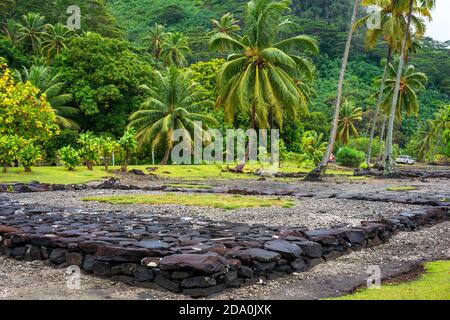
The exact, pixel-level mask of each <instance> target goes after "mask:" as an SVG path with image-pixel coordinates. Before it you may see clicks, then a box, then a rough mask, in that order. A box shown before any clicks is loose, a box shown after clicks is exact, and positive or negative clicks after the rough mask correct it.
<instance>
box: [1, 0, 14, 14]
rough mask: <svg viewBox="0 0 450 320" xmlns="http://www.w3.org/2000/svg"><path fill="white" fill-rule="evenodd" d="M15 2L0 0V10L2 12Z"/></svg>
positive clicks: (12, 0)
mask: <svg viewBox="0 0 450 320" xmlns="http://www.w3.org/2000/svg"><path fill="white" fill-rule="evenodd" d="M15 3H16V2H15V0H2V1H1V2H0V12H4V10H6V9H7V8H8V7H9V6H12V5H14V4H15Z"/></svg>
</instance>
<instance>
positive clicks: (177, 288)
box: [155, 274, 181, 293]
mask: <svg viewBox="0 0 450 320" xmlns="http://www.w3.org/2000/svg"><path fill="white" fill-rule="evenodd" d="M155 283H156V284H157V285H158V286H160V287H162V288H164V289H167V290H169V291H172V292H175V293H179V292H181V285H180V282H179V281H174V280H170V279H167V278H166V277H163V276H161V275H159V274H158V275H157V276H156V277H155Z"/></svg>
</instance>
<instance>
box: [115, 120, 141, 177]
mask: <svg viewBox="0 0 450 320" xmlns="http://www.w3.org/2000/svg"><path fill="white" fill-rule="evenodd" d="M135 134H136V131H135V130H134V129H133V128H128V129H127V130H126V131H125V132H124V134H123V136H122V138H120V140H119V145H120V148H121V151H122V168H121V170H122V172H126V171H127V167H128V164H129V163H130V159H131V155H132V153H133V152H135V151H136V149H137V145H138V143H137V140H136V136H135Z"/></svg>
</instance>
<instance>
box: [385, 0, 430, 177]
mask: <svg viewBox="0 0 450 320" xmlns="http://www.w3.org/2000/svg"><path fill="white" fill-rule="evenodd" d="M398 1H399V2H400V4H401V5H402V6H403V8H404V10H405V11H406V8H408V10H409V11H408V19H407V23H406V30H405V34H404V38H403V42H402V49H401V51H400V61H399V64H398V71H397V78H396V81H395V87H394V91H393V96H392V104H391V108H390V112H389V124H388V132H387V138H386V148H385V150H384V159H383V160H384V170H385V172H386V173H389V172H392V171H393V169H394V166H395V162H394V157H393V153H392V150H393V142H392V140H393V133H394V122H395V115H396V112H397V111H396V108H397V105H398V99H399V92H400V89H401V80H402V70H403V66H404V64H405V57H406V49H407V43H408V39H409V34H410V32H411V30H410V29H411V21H412V20H413V11H414V6H415V5H416V6H418V4H419V6H420V7H421V8H422V11H423V12H424V15H426V14H429V12H430V11H431V9H432V8H433V7H434V5H435V0H422V1H420V2H419V1H418V0H409V1H408V0H398ZM400 7H401V6H400ZM430 17H431V16H430Z"/></svg>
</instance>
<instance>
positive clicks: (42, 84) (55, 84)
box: [15, 65, 79, 129]
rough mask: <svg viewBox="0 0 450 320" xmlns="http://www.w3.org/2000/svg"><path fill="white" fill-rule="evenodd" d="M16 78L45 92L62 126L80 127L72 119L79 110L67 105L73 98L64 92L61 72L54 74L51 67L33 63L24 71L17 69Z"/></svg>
mask: <svg viewBox="0 0 450 320" xmlns="http://www.w3.org/2000/svg"><path fill="white" fill-rule="evenodd" d="M15 78H16V80H18V81H21V82H27V81H29V82H31V84H33V85H34V86H35V87H37V88H38V89H39V90H40V91H41V93H43V94H45V96H46V98H47V101H48V102H49V103H50V105H51V107H52V109H53V111H54V112H55V115H56V121H57V123H58V125H59V126H60V127H62V128H68V129H78V125H77V123H76V122H75V121H73V120H72V119H70V117H73V116H74V115H76V114H78V113H79V110H78V109H76V108H73V107H69V106H67V103H69V102H70V101H71V100H72V95H71V94H67V93H62V89H63V87H64V83H63V82H61V76H60V75H59V74H56V75H53V74H52V70H51V68H50V67H47V66H44V65H33V66H31V67H30V68H29V69H27V68H25V67H23V69H22V72H19V71H18V70H16V71H15Z"/></svg>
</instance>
